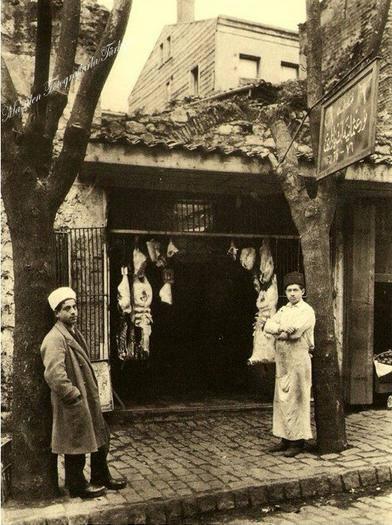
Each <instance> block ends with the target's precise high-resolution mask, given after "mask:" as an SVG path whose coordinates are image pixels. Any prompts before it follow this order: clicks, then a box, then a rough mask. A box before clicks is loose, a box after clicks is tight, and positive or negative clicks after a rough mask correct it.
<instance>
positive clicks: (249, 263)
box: [240, 246, 256, 271]
mask: <svg viewBox="0 0 392 525" xmlns="http://www.w3.org/2000/svg"><path fill="white" fill-rule="evenodd" d="M255 262H256V250H255V249H254V248H253V247H252V246H250V247H249V248H242V250H241V255H240V263H241V265H242V267H243V268H245V270H249V271H250V270H253V267H254V265H255Z"/></svg>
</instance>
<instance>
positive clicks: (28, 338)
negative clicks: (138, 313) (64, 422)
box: [2, 0, 132, 500]
mask: <svg viewBox="0 0 392 525" xmlns="http://www.w3.org/2000/svg"><path fill="white" fill-rule="evenodd" d="M79 4H80V2H79V0H70V1H69V2H66V3H65V5H66V9H65V10H64V11H63V16H64V19H63V24H62V32H61V36H60V38H61V42H62V48H61V50H60V55H59V59H58V61H57V62H56V68H55V70H56V74H58V75H63V74H64V75H67V74H70V73H71V72H72V69H73V64H74V56H75V50H76V40H77V34H78V30H79V10H80V5H79ZM45 5H48V4H47V2H46V0H42V1H40V6H41V7H44V6H45ZM131 5H132V0H114V6H113V9H112V13H111V16H110V17H109V20H108V23H107V26H106V29H105V31H104V34H103V36H102V39H101V43H100V45H99V46H98V49H97V52H96V53H97V55H98V56H101V53H102V46H105V45H106V44H107V43H110V42H112V41H114V40H115V41H117V42H119V41H121V40H122V38H123V36H124V32H125V29H126V26H127V22H128V18H129V13H130V9H131ZM40 13H41V15H42V16H41V19H40V20H41V22H40V29H43V28H44V27H45V26H46V25H47V24H48V23H49V18H48V17H47V16H45V12H42V10H41V11H40ZM39 34H41V32H39ZM41 36H42V34H41ZM37 43H38V47H37V50H38V55H39V56H38V60H37V68H36V83H35V90H37V89H39V86H40V84H41V83H42V81H43V79H44V77H46V75H47V65H48V57H49V56H50V52H49V50H48V49H47V48H46V46H47V45H48V42H47V41H46V43H45V39H44V38H43V37H42V38H38V37H37ZM64 49H66V52H67V53H69V56H64ZM114 60H115V55H114V56H110V57H109V58H108V60H106V61H104V62H102V65H101V67H98V66H97V68H96V71H94V68H92V69H90V70H88V71H86V73H85V75H86V76H87V79H84V80H83V79H82V83H81V86H80V88H79V95H77V101H79V102H75V103H74V108H73V110H72V112H71V115H73V116H72V117H71V118H70V121H69V122H68V125H67V128H66V131H65V133H64V137H63V147H62V151H61V153H60V155H59V157H57V158H56V157H55V156H54V154H53V149H52V148H53V138H54V136H55V134H56V130H57V127H58V122H59V118H60V117H61V114H62V112H63V109H64V106H65V103H66V101H67V96H68V89H67V87H68V86H66V85H64V89H63V91H62V92H56V93H53V94H52V95H51V96H49V97H48V99H47V101H45V104H42V105H40V107H39V108H38V106H37V108H34V109H33V110H32V112H31V114H30V116H29V120H28V122H27V123H26V125H25V126H23V123H22V119H21V116H20V113H16V114H13V115H12V112H10V111H9V108H10V107H13V105H14V104H16V105H17V103H18V101H17V94H16V91H15V88H14V86H13V84H12V79H11V77H10V75H9V72H8V69H7V67H6V66H5V64H4V63H3V62H2V73H3V75H2V84H3V90H2V116H3V129H2V161H3V162H2V194H3V200H4V206H5V210H6V213H7V220H8V225H9V229H10V234H11V241H12V249H13V263H14V300H15V331H14V352H13V400H12V421H13V429H12V430H13V463H12V469H13V470H12V493H13V496H14V497H17V498H19V499H24V500H29V499H31V498H47V497H50V496H53V495H55V494H56V493H57V489H58V487H57V469H56V468H55V467H56V463H55V456H53V454H51V452H50V435H51V408H50V397H49V389H48V387H47V386H46V383H45V381H44V377H43V365H42V360H41V356H40V345H41V343H42V340H43V338H44V336H45V334H46V333H47V331H48V330H49V328H50V326H51V325H53V315H52V314H51V312H50V311H49V306H48V303H47V296H48V294H49V292H50V290H51V289H53V287H54V286H55V279H54V277H55V276H54V262H55V245H54V232H53V224H54V219H55V216H56V212H57V210H58V208H59V206H60V205H61V203H62V202H63V200H64V197H65V196H66V194H67V193H68V191H69V189H70V187H71V186H72V184H73V182H74V180H75V178H76V176H77V175H78V173H79V170H80V166H81V165H82V162H83V159H84V156H85V153H86V147H87V143H88V139H89V136H90V130H91V122H92V119H93V115H94V112H95V109H96V105H97V102H98V98H99V95H100V93H101V91H102V88H103V86H104V84H105V81H106V79H107V76H108V75H109V72H110V69H111V66H112V65H113V63H114ZM42 68H43V69H42ZM60 80H62V79H60ZM82 102H83V104H84V105H83V104H82ZM38 109H39V112H38V113H37V110H38ZM43 112H44V114H43Z"/></svg>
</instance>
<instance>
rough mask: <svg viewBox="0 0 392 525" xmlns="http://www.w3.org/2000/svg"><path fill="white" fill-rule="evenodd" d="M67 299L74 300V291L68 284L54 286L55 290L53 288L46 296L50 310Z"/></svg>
mask: <svg viewBox="0 0 392 525" xmlns="http://www.w3.org/2000/svg"><path fill="white" fill-rule="evenodd" d="M67 299H75V300H76V293H75V292H74V291H73V290H72V288H69V287H68V286H61V288H56V290H53V292H52V293H51V294H50V295H49V296H48V303H49V306H50V307H51V309H52V310H56V308H57V307H58V305H59V304H60V303H62V302H63V301H66V300H67Z"/></svg>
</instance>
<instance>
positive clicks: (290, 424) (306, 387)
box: [264, 301, 315, 441]
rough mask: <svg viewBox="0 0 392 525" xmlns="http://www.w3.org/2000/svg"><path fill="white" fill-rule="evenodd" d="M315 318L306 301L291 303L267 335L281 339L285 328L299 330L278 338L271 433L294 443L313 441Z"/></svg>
mask: <svg viewBox="0 0 392 525" xmlns="http://www.w3.org/2000/svg"><path fill="white" fill-rule="evenodd" d="M314 325H315V315H314V311H313V308H312V307H311V306H309V305H308V304H307V303H305V302H304V301H300V302H299V303H298V304H296V305H291V304H288V305H286V306H283V307H282V308H280V310H279V311H278V312H277V313H276V314H275V315H274V316H273V317H272V318H271V319H269V320H268V321H267V322H266V324H265V327H264V330H265V332H266V333H268V334H271V335H274V336H275V337H278V334H279V331H280V330H284V328H285V326H287V327H289V326H293V327H295V328H296V331H295V332H294V333H293V334H292V335H291V336H290V338H289V339H288V340H280V339H275V362H276V377H275V394H274V404H273V423H272V433H273V434H274V435H275V436H277V437H280V438H284V439H288V440H290V441H295V440H298V439H310V438H311V437H312V430H311V426H310V391H311V386H312V366H311V357H310V355H309V350H310V349H311V348H312V347H313V344H314V343H313V330H314Z"/></svg>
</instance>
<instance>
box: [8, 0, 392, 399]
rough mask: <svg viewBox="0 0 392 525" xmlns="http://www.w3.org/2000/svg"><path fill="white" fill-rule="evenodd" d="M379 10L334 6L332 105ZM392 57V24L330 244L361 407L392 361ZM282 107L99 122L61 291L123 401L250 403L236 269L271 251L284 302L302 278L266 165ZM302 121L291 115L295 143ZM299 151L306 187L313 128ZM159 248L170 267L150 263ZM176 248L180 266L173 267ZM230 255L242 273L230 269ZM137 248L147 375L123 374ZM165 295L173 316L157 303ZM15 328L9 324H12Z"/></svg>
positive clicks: (255, 104) (344, 352)
mask: <svg viewBox="0 0 392 525" xmlns="http://www.w3.org/2000/svg"><path fill="white" fill-rule="evenodd" d="M376 8H377V2H370V3H369V2H368V1H366V2H365V1H364V0H363V1H362V0H361V1H358V0H356V1H352V2H346V4H345V9H344V11H342V10H341V3H340V2H339V1H337V0H328V1H326V2H324V3H323V11H322V15H323V16H322V30H323V32H324V37H325V38H326V39H327V41H329V42H330V45H331V48H330V52H329V51H328V52H327V53H326V54H325V55H324V57H323V70H324V75H325V78H326V79H328V84H326V86H325V87H326V89H327V90H328V89H330V88H331V86H332V85H333V83H332V84H331V83H330V79H331V78H332V79H335V81H338V80H339V79H340V78H341V77H342V76H343V74H344V72H345V71H347V70H349V69H351V67H352V66H353V65H355V64H356V63H357V62H358V61H360V60H361V58H362V55H361V53H363V54H364V56H366V54H367V53H368V51H367V49H368V47H369V42H370V38H371V34H372V31H371V30H369V27H370V25H371V23H372V21H373V20H374V17H375V16H376ZM188 15H189V13H188ZM347 20H350V23H348V22H347ZM184 23H188V22H184ZM190 23H193V22H190ZM196 24H197V22H196ZM342 28H344V30H342ZM304 30H305V28H302V30H301V31H302V33H301V40H302V42H303V43H304V42H305V41H306V35H305V33H304ZM339 39H340V40H339ZM358 43H361V46H362V47H361V48H360V49H359V48H358ZM390 43H391V16H390V15H389V18H388V22H387V26H386V29H385V31H384V35H383V39H382V45H381V49H380V53H379V54H380V57H381V59H380V60H381V64H380V73H379V77H378V78H379V82H378V99H377V118H376V143H375V149H374V152H373V153H372V155H369V156H368V157H366V158H365V159H363V160H361V161H359V162H355V163H353V164H352V165H351V166H349V167H348V168H347V169H345V170H344V171H343V172H342V173H341V175H340V179H341V180H340V182H339V202H338V207H337V214H336V220H335V225H334V228H333V232H332V235H331V239H332V242H331V246H332V262H333V273H334V275H333V279H334V287H335V320H336V337H337V341H338V354H339V362H340V366H341V371H342V377H343V383H344V387H345V399H346V401H347V403H349V404H354V405H356V404H363V405H366V404H371V403H372V402H373V400H374V398H375V395H377V393H378V392H382V391H384V392H387V391H388V389H389V388H391V386H390V385H388V384H387V383H379V382H378V381H377V379H376V378H375V374H374V366H373V359H374V356H375V355H377V354H378V353H380V352H383V351H385V350H387V349H388V348H391V346H390V345H391V327H392V294H391V287H392V269H391V262H392V253H391V249H392V239H391V231H392V213H391V209H392V206H391V204H392V147H391V138H390V137H391V129H390V125H391V124H390V122H391V119H390V116H391V113H392V110H391V100H392V99H391V90H390V81H389V80H388V79H390V74H391V65H390V64H391V60H390V59H391V56H390V53H391V49H392V46H391V45H390ZM355 46H357V47H355ZM353 48H355V49H354V51H355V50H357V51H356V52H354V51H353ZM327 49H328V48H327ZM302 50H303V52H302V53H301V63H302V64H306V55H305V52H304V48H302ZM357 52H358V53H359V54H357ZM336 64H338V65H339V67H336ZM354 73H355V72H354ZM276 97H277V89H276V87H274V86H272V85H270V84H263V83H259V84H258V85H257V86H255V87H252V88H251V89H249V88H241V89H239V90H237V91H236V92H235V93H231V92H229V93H221V94H217V97H215V98H214V99H209V100H206V101H202V100H201V101H199V102H198V103H197V104H195V103H190V104H183V105H181V106H178V107H175V108H174V109H172V110H171V111H167V112H161V113H159V114H155V115H138V116H135V117H129V116H128V117H127V116H126V115H123V116H119V115H116V117H115V118H113V117H110V115H103V116H102V122H101V124H100V125H99V126H96V127H95V129H94V131H93V133H92V136H91V140H90V144H89V146H88V150H87V155H86V159H85V165H84V168H83V172H82V174H81V176H80V178H79V179H78V181H77V182H76V183H75V184H74V186H73V188H72V189H71V192H70V194H69V196H68V198H67V200H66V202H65V203H64V204H63V206H62V207H61V209H60V210H59V213H58V216H57V218H56V230H57V239H58V245H57V248H58V249H57V275H58V283H59V285H61V284H70V285H71V286H73V287H74V288H75V289H76V290H77V292H78V296H79V297H80V323H81V328H82V330H83V332H84V333H85V335H86V336H87V337H88V340H89V342H90V346H91V349H92V358H93V360H94V361H96V362H101V363H106V364H107V366H106V372H107V371H108V370H109V369H110V371H111V378H110V377H109V382H110V381H111V383H112V385H113V388H114V390H115V391H116V392H117V394H119V397H120V398H121V399H123V400H124V401H126V400H127V398H131V399H132V400H133V401H135V400H137V399H143V398H144V399H145V398H146V397H147V398H148V397H150V398H154V396H155V399H156V398H162V397H165V396H168V395H172V396H173V395H174V396H182V399H183V398H184V395H187V394H188V393H189V392H191V391H193V392H194V394H195V396H196V395H197V392H199V395H200V392H204V393H205V392H210V393H211V394H212V395H216V394H217V393H222V392H223V393H227V392H229V393H233V392H234V393H236V394H249V393H251V392H253V393H254V391H255V389H253V390H252V388H253V387H252V378H251V377H249V369H248V368H247V367H246V363H247V359H248V357H249V355H250V353H251V351H252V344H253V340H252V337H253V334H252V329H253V320H254V315H255V309H256V299H257V297H256V292H255V290H254V286H253V274H252V272H250V271H249V270H247V269H246V268H244V267H243V266H242V265H241V264H240V255H241V253H242V250H243V249H249V248H253V249H255V251H256V254H258V253H259V248H260V246H261V245H262V243H263V241H266V240H268V241H269V244H270V247H271V253H272V256H273V260H274V265H275V272H276V275H277V283H278V291H279V295H280V298H279V300H280V301H282V300H283V290H282V286H281V281H282V276H283V274H284V273H286V272H287V271H292V270H301V269H302V258H301V250H300V241H299V237H298V232H297V231H296V229H295V226H294V224H293V223H292V220H291V216H290V211H289V209H288V206H287V203H286V202H285V200H284V197H283V194H282V190H281V188H280V186H279V183H278V181H277V178H276V176H275V174H274V168H273V165H272V163H271V160H270V159H271V155H275V153H276V151H275V143H274V140H273V139H272V137H271V132H270V130H269V128H268V126H267V125H266V124H265V123H263V122H262V120H261V119H260V116H259V115H260V109H261V108H262V107H263V106H265V104H268V103H273V102H274V101H275V100H276ZM303 116H304V115H303V113H302V112H300V111H298V112H297V113H295V112H294V113H293V114H292V115H291V118H292V122H291V124H292V128H293V129H296V128H297V127H298V125H299V123H300V122H301V121H302V118H303ZM295 147H296V150H297V156H298V159H299V163H300V169H301V173H303V175H304V176H306V177H309V178H310V177H314V174H315V166H314V159H313V154H312V148H311V144H310V137H309V130H308V126H307V124H305V126H303V128H302V130H301V132H300V134H299V135H298V136H297V138H296V145H295ZM3 242H5V243H7V239H5V240H4V237H3ZM152 242H154V243H159V250H160V254H159V255H163V256H164V259H165V260H166V266H165V263H164V264H163V266H162V264H157V262H158V261H162V259H160V258H159V257H156V253H155V255H154V254H151V253H150V252H149V250H148V246H149V244H148V243H150V246H151V243H152ZM8 243H9V241H8ZM154 245H155V244H154ZM172 245H174V246H175V248H177V249H178V250H179V252H178V253H177V254H176V255H174V256H173V258H172V259H170V257H168V247H169V246H172ZM155 246H156V245H155ZM233 246H234V248H235V249H238V252H237V259H236V260H235V261H233V258H232V257H231V256H230V254H228V252H230V249H231V248H232V247H233ZM8 247H9V244H8ZM136 248H137V250H138V251H140V252H142V253H143V254H144V256H145V257H146V260H147V270H146V275H147V278H148V280H149V282H150V284H151V289H152V292H153V297H152V303H151V312H152V317H153V321H154V323H153V324H152V331H151V334H150V352H151V359H149V360H143V359H139V358H130V359H123V357H120V351H119V349H120V348H121V347H120V345H121V344H122V341H123V340H122V339H121V337H120V336H121V334H123V333H124V332H122V330H123V328H124V325H123V324H122V321H123V318H122V316H121V315H120V312H119V308H118V297H117V289H118V286H119V284H120V282H121V281H122V277H123V273H122V268H124V267H127V268H128V272H129V273H128V282H129V284H130V285H132V282H133V280H132V277H133V275H134V269H135V259H134V253H135V249H136ZM171 249H172V248H171ZM4 253H5V252H4V250H3V254H4ZM7 253H8V252H7ZM230 253H233V252H232V251H231V252H230ZM3 257H4V256H3ZM176 257H177V259H176ZM168 261H169V262H170V265H169V266H168V265H167V263H168ZM259 262H260V261H259V259H257V264H259ZM6 264H7V266H6V271H7V272H8V275H9V279H3V283H5V284H6V289H4V288H3V297H4V294H5V296H6V298H7V303H6V308H7V309H9V310H10V311H12V254H11V255H9V256H7V260H6ZM3 268H4V266H3ZM164 270H170V271H171V273H169V274H168V273H167V272H166V273H164ZM3 272H4V270H3ZM168 275H171V277H168ZM3 277H4V275H3ZM167 283H168V284H170V285H171V291H172V304H169V303H167V302H166V303H165V302H164V301H162V299H161V296H160V291H161V290H162V287H163V285H164V284H167ZM3 304H4V301H3ZM7 315H8V314H7V312H6V317H5V318H4V316H3V319H6V320H7V319H11V318H8V317H7ZM239 326H240V327H241V329H239V328H238V327H239ZM8 331H9V335H10V337H9V340H8V339H7V343H8V344H7V346H6V348H4V349H3V352H4V355H6V357H7V359H8V361H7V360H6V361H4V359H3V367H4V364H6V365H7V366H6V367H5V368H4V370H5V373H6V374H8V375H7V377H10V374H11V371H10V369H9V363H10V359H9V358H10V356H11V355H12V337H11V335H12V326H11V321H10V328H9V330H8ZM127 333H129V332H127ZM127 341H128V343H129V340H127ZM3 346H4V345H3ZM103 377H104V376H103ZM272 378H273V374H272V368H270V369H269V371H267V372H266V375H265V376H264V383H263V386H261V388H260V382H259V383H257V384H256V387H255V388H256V391H257V392H258V395H259V396H260V398H261V399H264V400H270V399H271V396H272ZM107 380H108V377H107V376H106V384H107ZM253 386H254V385H253ZM6 399H9V397H6ZM3 400H4V396H3Z"/></svg>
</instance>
